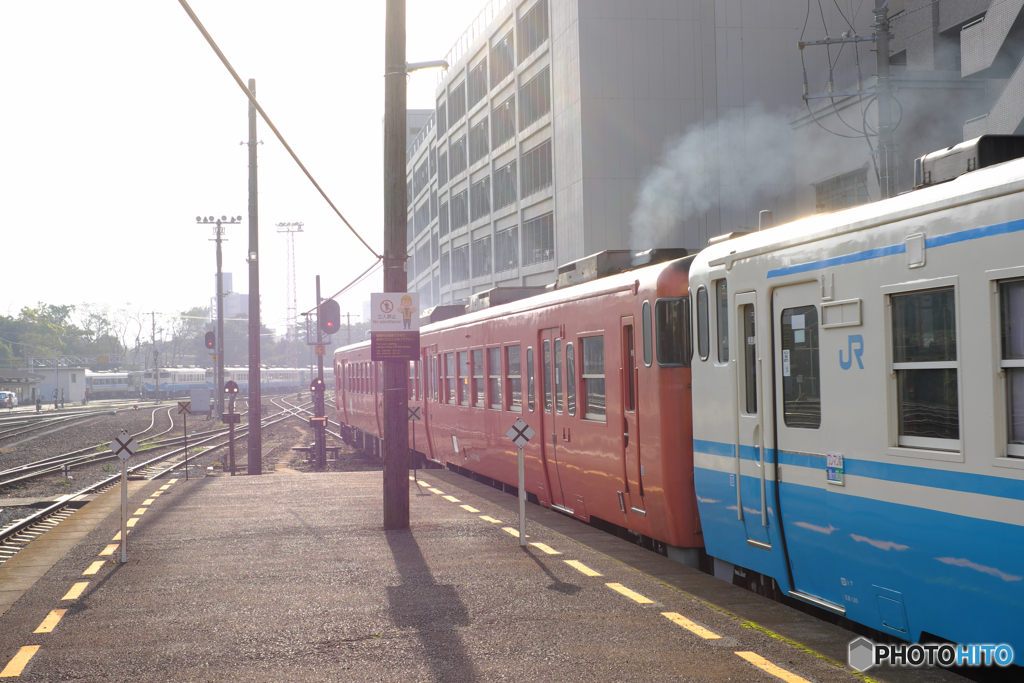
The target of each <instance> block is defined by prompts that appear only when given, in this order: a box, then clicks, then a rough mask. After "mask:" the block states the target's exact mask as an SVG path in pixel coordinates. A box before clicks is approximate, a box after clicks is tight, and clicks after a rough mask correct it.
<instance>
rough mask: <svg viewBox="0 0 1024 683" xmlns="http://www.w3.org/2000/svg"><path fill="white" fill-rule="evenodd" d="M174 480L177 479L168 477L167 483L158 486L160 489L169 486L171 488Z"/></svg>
mask: <svg viewBox="0 0 1024 683" xmlns="http://www.w3.org/2000/svg"><path fill="white" fill-rule="evenodd" d="M176 481H178V480H177V479H168V480H167V483H166V484H164V485H163V486H161V487H160V488H162V489H169V488H171V484H173V483H174V482H176Z"/></svg>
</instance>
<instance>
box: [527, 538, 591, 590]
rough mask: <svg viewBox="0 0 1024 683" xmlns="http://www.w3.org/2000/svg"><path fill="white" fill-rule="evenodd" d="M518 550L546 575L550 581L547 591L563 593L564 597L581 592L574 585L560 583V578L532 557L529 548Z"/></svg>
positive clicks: (537, 558)
mask: <svg viewBox="0 0 1024 683" xmlns="http://www.w3.org/2000/svg"><path fill="white" fill-rule="evenodd" d="M520 549H521V550H522V551H523V553H524V554H525V555H526V556H527V557H529V558H530V559H531V560H533V561H534V562H536V563H537V566H538V567H540V568H541V571H543V572H544V573H545V574H547V575H548V578H549V579H551V585H550V586H547V589H548V590H551V591H555V592H556V593H563V594H565V595H576V594H577V593H579V592H580V591H581V590H583V589H582V588H580V587H579V586H577V585H576V584H573V583H566V582H565V581H562V580H561V579H560V578H558V577H557V576H555V575H554V574H553V573H551V570H550V569H548V567H547V565H546V564H544V563H543V562H541V561H540V558H539V557H537V556H536V555H534V554H533V552H532V551H531V550H530V549H529V548H525V547H521V548H520Z"/></svg>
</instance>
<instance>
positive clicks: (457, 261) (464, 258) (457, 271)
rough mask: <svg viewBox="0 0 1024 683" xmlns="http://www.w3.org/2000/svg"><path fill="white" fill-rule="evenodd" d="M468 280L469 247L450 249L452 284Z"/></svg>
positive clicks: (466, 245) (465, 245)
mask: <svg viewBox="0 0 1024 683" xmlns="http://www.w3.org/2000/svg"><path fill="white" fill-rule="evenodd" d="M468 279H469V245H468V244H464V245H462V246H461V247H456V248H455V249H452V283H453V284H454V283H456V282H465V281H466V280H468Z"/></svg>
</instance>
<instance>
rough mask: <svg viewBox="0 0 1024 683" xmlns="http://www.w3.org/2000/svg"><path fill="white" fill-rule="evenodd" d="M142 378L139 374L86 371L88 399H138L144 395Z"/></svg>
mask: <svg viewBox="0 0 1024 683" xmlns="http://www.w3.org/2000/svg"><path fill="white" fill-rule="evenodd" d="M141 386H142V378H141V373H138V372H93V371H92V370H86V371H85V388H86V397H87V398H89V399H90V400H102V399H108V398H138V397H139V396H141V394H142V388H141Z"/></svg>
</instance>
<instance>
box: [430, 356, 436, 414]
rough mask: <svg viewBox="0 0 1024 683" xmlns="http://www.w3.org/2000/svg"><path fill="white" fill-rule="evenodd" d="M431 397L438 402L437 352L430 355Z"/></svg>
mask: <svg viewBox="0 0 1024 683" xmlns="http://www.w3.org/2000/svg"><path fill="white" fill-rule="evenodd" d="M430 397H431V398H432V399H433V400H434V402H435V403H436V402H437V354H434V355H432V356H431V357H430Z"/></svg>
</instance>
